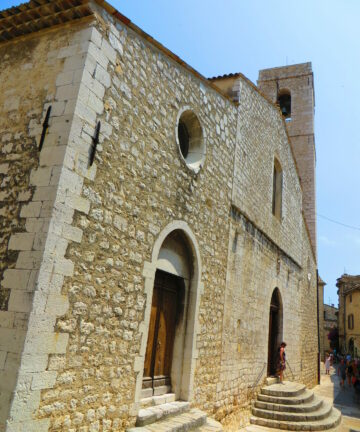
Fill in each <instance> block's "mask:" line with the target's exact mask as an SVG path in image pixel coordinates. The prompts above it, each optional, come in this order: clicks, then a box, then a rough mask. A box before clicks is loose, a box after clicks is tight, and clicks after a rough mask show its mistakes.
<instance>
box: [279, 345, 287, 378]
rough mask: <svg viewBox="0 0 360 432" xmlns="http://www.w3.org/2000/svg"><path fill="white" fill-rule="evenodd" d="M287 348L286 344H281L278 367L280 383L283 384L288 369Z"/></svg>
mask: <svg viewBox="0 0 360 432" xmlns="http://www.w3.org/2000/svg"><path fill="white" fill-rule="evenodd" d="M285 347H286V343H285V342H281V345H280V348H279V355H278V367H277V370H278V375H279V379H280V383H282V382H283V375H284V370H285V369H286V353H285Z"/></svg>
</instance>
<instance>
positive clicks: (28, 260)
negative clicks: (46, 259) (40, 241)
mask: <svg viewBox="0 0 360 432" xmlns="http://www.w3.org/2000/svg"><path fill="white" fill-rule="evenodd" d="M41 261H42V252H41V251H21V252H20V253H19V255H18V259H17V261H16V269H25V270H26V269H28V270H32V269H38V268H40V264H41Z"/></svg>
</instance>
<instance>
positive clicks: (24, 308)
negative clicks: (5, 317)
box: [8, 289, 33, 312]
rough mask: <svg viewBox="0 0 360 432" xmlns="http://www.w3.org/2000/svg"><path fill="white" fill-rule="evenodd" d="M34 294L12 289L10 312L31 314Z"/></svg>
mask: <svg viewBox="0 0 360 432" xmlns="http://www.w3.org/2000/svg"><path fill="white" fill-rule="evenodd" d="M32 299H33V294H32V293H31V292H28V291H23V290H16V289H12V290H11V293H10V300H9V306H8V310H9V311H10V312H12V311H13V312H30V311H31V304H32Z"/></svg>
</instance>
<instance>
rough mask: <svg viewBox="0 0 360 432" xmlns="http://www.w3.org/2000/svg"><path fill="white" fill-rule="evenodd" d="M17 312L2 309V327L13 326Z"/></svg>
mask: <svg viewBox="0 0 360 432" xmlns="http://www.w3.org/2000/svg"><path fill="white" fill-rule="evenodd" d="M14 320H15V313H14V312H9V311H0V327H4V328H13V325H14Z"/></svg>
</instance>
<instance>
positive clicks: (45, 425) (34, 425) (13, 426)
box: [6, 418, 50, 432]
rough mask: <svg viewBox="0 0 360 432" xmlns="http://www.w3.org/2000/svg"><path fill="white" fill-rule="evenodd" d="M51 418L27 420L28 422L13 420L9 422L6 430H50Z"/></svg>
mask: <svg viewBox="0 0 360 432" xmlns="http://www.w3.org/2000/svg"><path fill="white" fill-rule="evenodd" d="M49 428H50V419H47V418H45V419H41V420H29V419H28V420H26V422H13V421H10V422H9V423H8V424H7V430H6V432H48V430H49Z"/></svg>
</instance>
